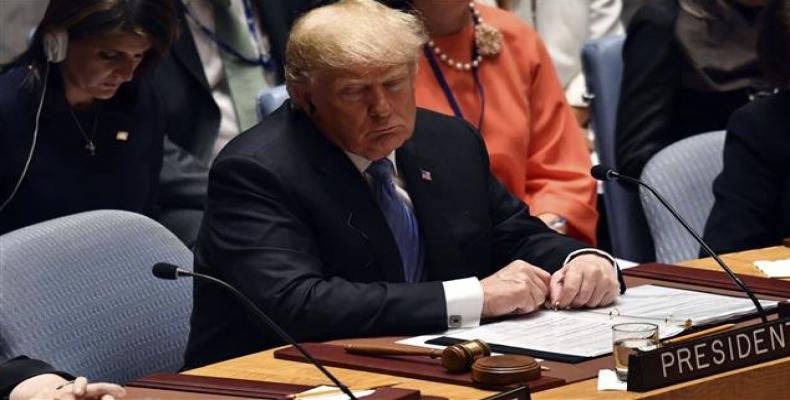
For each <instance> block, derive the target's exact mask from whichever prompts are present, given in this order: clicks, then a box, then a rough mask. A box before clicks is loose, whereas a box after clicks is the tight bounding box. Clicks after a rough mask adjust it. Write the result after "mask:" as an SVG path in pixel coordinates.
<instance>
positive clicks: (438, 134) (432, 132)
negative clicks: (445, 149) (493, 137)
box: [414, 108, 481, 143]
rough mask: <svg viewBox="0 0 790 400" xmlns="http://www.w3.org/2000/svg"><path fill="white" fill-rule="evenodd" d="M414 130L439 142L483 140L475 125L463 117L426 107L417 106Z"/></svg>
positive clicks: (422, 136)
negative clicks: (465, 139) (468, 139)
mask: <svg viewBox="0 0 790 400" xmlns="http://www.w3.org/2000/svg"><path fill="white" fill-rule="evenodd" d="M414 131H415V134H417V135H420V137H421V139H426V138H427V139H429V140H432V141H437V142H439V143H457V142H459V140H462V139H463V138H472V139H474V140H475V141H477V142H479V141H480V140H481V139H480V135H479V134H478V133H477V131H476V130H475V129H474V127H472V125H470V124H469V123H468V122H467V121H466V120H464V119H463V118H457V117H455V116H452V115H446V114H442V113H439V112H436V111H432V110H428V109H424V108H417V120H416V122H415V127H414Z"/></svg>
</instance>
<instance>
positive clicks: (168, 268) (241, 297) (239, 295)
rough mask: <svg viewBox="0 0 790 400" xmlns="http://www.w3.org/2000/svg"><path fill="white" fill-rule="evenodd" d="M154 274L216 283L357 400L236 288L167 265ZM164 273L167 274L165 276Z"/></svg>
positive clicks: (205, 276) (218, 280)
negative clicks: (186, 277) (187, 277)
mask: <svg viewBox="0 0 790 400" xmlns="http://www.w3.org/2000/svg"><path fill="white" fill-rule="evenodd" d="M174 267H175V268H174ZM153 272H154V275H155V276H156V277H158V278H163V279H176V278H177V277H179V276H189V277H193V278H200V279H205V280H207V281H209V282H212V283H215V284H217V285H220V286H222V287H223V288H225V289H227V290H229V291H230V292H231V293H233V294H234V295H235V296H236V297H237V298H238V299H239V300H241V302H242V304H244V306H245V307H247V309H248V310H250V311H252V313H253V314H255V315H256V316H257V317H258V318H259V319H258V321H259V322H260V321H263V322H264V323H265V325H264V326H263V327H264V328H269V329H271V330H273V331H274V333H276V334H277V335H278V336H279V337H281V338H282V339H284V340H285V341H286V342H288V343H289V344H290V345H291V346H293V347H294V348H296V349H297V350H299V352H300V353H302V355H303V356H304V357H305V358H307V360H308V361H310V362H311V363H312V364H313V365H315V366H316V368H318V369H319V370H320V371H321V373H323V374H324V375H325V376H326V377H327V378H329V380H331V381H332V383H334V384H335V385H336V386H337V387H338V388H339V389H340V390H342V391H343V393H345V394H346V396H348V397H349V398H350V399H353V400H357V398H356V396H354V393H352V392H351V390H350V389H349V388H348V386H346V385H344V384H342V383H341V382H340V381H339V380H338V379H337V378H335V376H334V375H332V373H330V372H329V371H327V370H326V368H324V366H323V365H321V363H319V362H318V360H316V359H315V358H313V356H311V355H310V353H308V352H307V350H305V349H304V348H303V347H302V346H301V345H300V344H299V343H297V342H296V340H294V338H292V337H291V335H289V334H288V333H287V332H285V331H284V330H283V329H282V328H280V326H279V325H277V323H276V322H274V320H272V319H271V318H269V316H268V315H266V314H265V313H264V312H263V311H261V309H259V308H258V306H256V305H255V303H253V302H252V300H250V299H249V298H247V296H245V295H244V294H243V293H241V292H240V291H239V290H238V289H236V288H235V287H233V286H231V285H230V284H228V283H227V282H225V281H223V280H220V279H217V278H215V277H213V276H209V275H204V274H201V273H197V272H191V271H187V270H184V269H181V268H178V267H176V266H174V265H171V264H167V263H157V264H156V265H154V269H153ZM162 272H165V273H164V274H163V273H162ZM169 273H174V275H171V276H172V277H171V276H167V275H168V274H169Z"/></svg>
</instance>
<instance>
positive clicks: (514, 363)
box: [345, 340, 540, 385]
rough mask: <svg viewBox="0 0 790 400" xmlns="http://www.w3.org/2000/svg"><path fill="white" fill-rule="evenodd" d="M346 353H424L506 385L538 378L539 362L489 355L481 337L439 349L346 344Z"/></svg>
mask: <svg viewBox="0 0 790 400" xmlns="http://www.w3.org/2000/svg"><path fill="white" fill-rule="evenodd" d="M345 349H346V352H348V353H352V354H359V355H367V356H423V357H431V358H439V359H440V360H441V362H442V366H444V368H445V369H447V371H449V372H455V373H460V372H466V371H469V370H470V369H471V370H472V379H473V380H474V381H475V382H480V383H486V384H495V385H507V384H511V383H519V382H525V381H528V380H532V379H537V378H540V365H539V364H538V363H537V362H536V361H535V359H534V358H532V357H528V356H520V355H504V356H492V355H491V348H490V347H489V346H488V344H486V343H485V342H483V341H482V340H470V341H468V342H463V343H459V344H456V345H452V346H447V347H445V348H444V349H442V350H439V349H422V348H413V349H404V348H400V347H391V346H377V345H360V344H349V345H347V346H346V347H345Z"/></svg>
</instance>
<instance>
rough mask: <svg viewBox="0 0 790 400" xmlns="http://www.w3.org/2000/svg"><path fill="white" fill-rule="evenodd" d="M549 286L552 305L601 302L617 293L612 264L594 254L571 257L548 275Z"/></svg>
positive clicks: (589, 305) (600, 304)
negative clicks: (549, 277)
mask: <svg viewBox="0 0 790 400" xmlns="http://www.w3.org/2000/svg"><path fill="white" fill-rule="evenodd" d="M549 288H550V294H551V295H550V297H549V302H550V304H549V307H554V308H568V307H598V306H605V305H607V304H611V303H612V302H613V301H614V299H615V298H617V294H618V293H620V290H619V283H618V281H617V272H616V270H615V268H614V266H613V265H612V263H611V262H610V261H609V260H608V259H606V258H604V257H601V256H598V255H595V254H582V255H580V256H577V257H574V258H573V259H572V260H571V261H570V262H569V263H568V264H566V265H565V266H564V267H562V269H560V270H559V271H557V272H555V273H554V275H552V277H551V282H550V283H549Z"/></svg>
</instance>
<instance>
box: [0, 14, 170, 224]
mask: <svg viewBox="0 0 790 400" xmlns="http://www.w3.org/2000/svg"><path fill="white" fill-rule="evenodd" d="M176 22H177V21H176V19H175V15H174V10H173V5H172V4H171V2H170V0H52V1H51V2H50V4H49V7H48V8H47V11H46V13H45V15H44V18H43V20H42V21H41V24H40V25H39V27H38V29H37V31H36V34H35V35H34V38H33V42H32V45H31V47H30V49H29V50H28V51H27V52H26V53H25V54H23V55H22V56H21V57H20V58H19V59H18V60H17V61H16V62H15V66H14V67H12V68H11V69H9V70H8V71H6V72H5V73H4V74H3V75H2V76H0V149H2V156H0V234H2V233H5V232H8V231H11V230H14V229H17V228H20V227H23V226H26V225H30V224H34V223H37V222H40V221H44V220H48V219H51V218H56V217H60V216H63V215H68V214H73V213H77V212H82V211H88V210H94V209H102V208H107V209H121V210H127V211H133V212H138V213H141V214H145V215H148V216H152V217H155V216H156V210H155V206H154V205H155V202H156V197H157V185H158V177H159V171H160V169H161V165H162V146H163V135H164V126H163V122H162V117H161V115H160V112H159V108H158V103H157V99H156V96H155V92H154V91H153V88H151V86H150V85H149V84H148V83H147V82H146V81H145V80H143V79H141V77H140V75H142V73H143V71H144V70H145V69H147V67H149V66H150V64H153V63H155V62H156V60H157V58H158V57H160V56H161V55H162V54H165V52H166V51H167V50H168V48H169V47H170V44H171V43H172V41H173V39H174V37H175V35H176V31H175V29H176V28H175V27H176V26H177V23H176Z"/></svg>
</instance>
